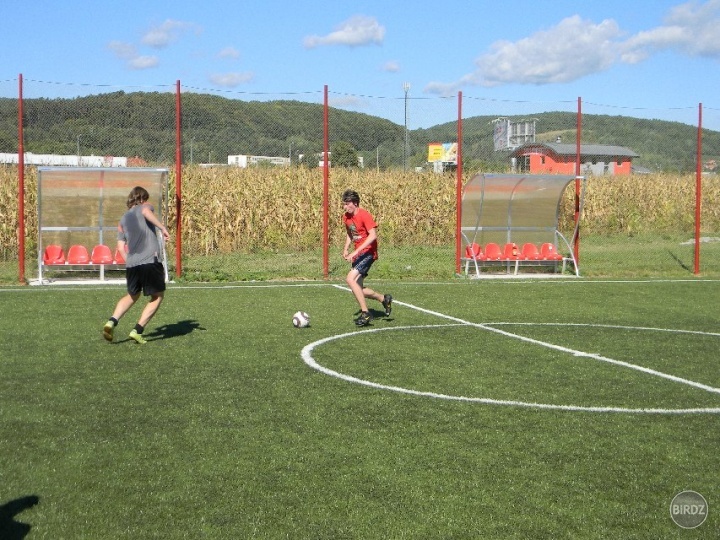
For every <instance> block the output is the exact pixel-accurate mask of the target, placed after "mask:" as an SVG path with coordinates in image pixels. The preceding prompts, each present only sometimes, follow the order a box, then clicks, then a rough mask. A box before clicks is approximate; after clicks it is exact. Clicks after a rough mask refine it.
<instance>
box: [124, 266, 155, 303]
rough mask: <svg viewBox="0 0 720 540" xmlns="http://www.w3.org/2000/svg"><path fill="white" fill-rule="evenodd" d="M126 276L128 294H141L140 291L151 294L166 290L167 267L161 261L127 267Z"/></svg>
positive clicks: (146, 294)
mask: <svg viewBox="0 0 720 540" xmlns="http://www.w3.org/2000/svg"><path fill="white" fill-rule="evenodd" d="M125 278H126V280H127V291H128V294H130V295H132V296H135V295H136V294H140V291H142V292H143V294H144V295H145V296H151V295H153V294H157V293H161V292H163V291H164V290H165V267H164V266H163V264H162V263H161V262H154V263H148V264H141V265H139V266H131V267H130V268H126V269H125Z"/></svg>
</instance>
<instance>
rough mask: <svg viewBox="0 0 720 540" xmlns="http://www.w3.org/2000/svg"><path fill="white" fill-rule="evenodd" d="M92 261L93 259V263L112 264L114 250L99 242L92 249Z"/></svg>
mask: <svg viewBox="0 0 720 540" xmlns="http://www.w3.org/2000/svg"><path fill="white" fill-rule="evenodd" d="M90 261H92V263H93V264H112V262H113V256H112V251H110V248H109V247H107V246H105V245H103V244H98V245H97V246H95V247H94V248H93V250H92V254H91V255H90Z"/></svg>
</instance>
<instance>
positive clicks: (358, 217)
mask: <svg viewBox="0 0 720 540" xmlns="http://www.w3.org/2000/svg"><path fill="white" fill-rule="evenodd" d="M342 219H343V223H344V224H345V229H346V230H347V234H348V236H350V238H352V241H353V242H354V243H355V249H357V248H358V246H359V245H360V244H362V243H363V242H364V241H365V239H366V238H367V237H368V233H369V232H370V230H371V229H375V228H376V227H377V223H375V220H374V219H373V217H372V216H371V215H370V212H368V211H367V210H365V209H364V208H358V209H357V211H356V212H355V214H347V213H345V214H343V218H342ZM368 251H369V252H371V253H372V256H373V259H377V258H378V246H377V240H375V241H374V242H373V243H371V244H370V245H369V246H367V247H366V248H365V249H363V250H362V251H361V252H360V253H358V256H360V255H362V254H363V253H367V252H368Z"/></svg>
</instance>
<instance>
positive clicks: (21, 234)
mask: <svg viewBox="0 0 720 540" xmlns="http://www.w3.org/2000/svg"><path fill="white" fill-rule="evenodd" d="M23 140H24V135H23V76H22V73H20V75H18V280H19V281H20V283H25V147H24V145H23Z"/></svg>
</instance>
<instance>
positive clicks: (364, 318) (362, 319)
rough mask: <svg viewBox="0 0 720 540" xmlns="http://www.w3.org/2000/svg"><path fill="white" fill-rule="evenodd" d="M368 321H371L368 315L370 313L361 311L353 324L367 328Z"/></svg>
mask: <svg viewBox="0 0 720 540" xmlns="http://www.w3.org/2000/svg"><path fill="white" fill-rule="evenodd" d="M370 321H372V316H371V315H370V313H369V312H367V311H363V312H361V313H360V316H359V317H358V318H357V319H355V324H357V325H358V326H367V325H368V324H370Z"/></svg>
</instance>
